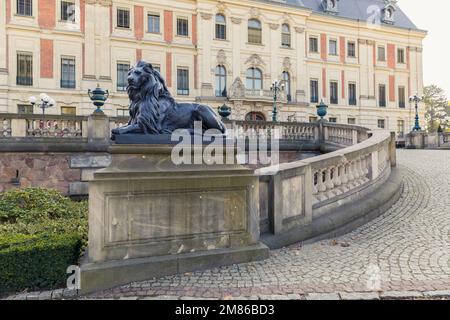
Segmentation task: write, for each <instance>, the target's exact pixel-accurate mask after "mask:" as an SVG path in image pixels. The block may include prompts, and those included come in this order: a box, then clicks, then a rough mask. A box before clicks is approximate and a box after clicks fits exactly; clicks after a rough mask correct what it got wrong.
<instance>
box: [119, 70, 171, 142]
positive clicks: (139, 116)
mask: <svg viewBox="0 0 450 320" xmlns="http://www.w3.org/2000/svg"><path fill="white" fill-rule="evenodd" d="M136 67H140V68H142V70H143V73H144V77H143V78H144V79H145V80H144V81H141V83H137V84H136V87H131V86H128V87H127V93H128V96H129V97H130V102H131V103H130V122H129V124H138V125H139V126H140V128H141V129H142V131H143V132H144V133H148V134H158V133H160V132H161V127H160V125H161V124H160V121H159V118H160V115H161V114H160V101H161V100H162V99H163V100H164V101H165V102H166V103H167V102H168V103H169V104H171V105H175V100H174V99H173V97H172V95H171V94H170V92H169V90H168V89H167V86H166V83H165V81H164V79H163V78H162V77H161V75H160V73H159V72H158V71H157V70H154V69H153V67H152V65H151V64H149V63H146V62H144V61H139V62H138V64H137V65H136ZM151 80H153V81H151Z"/></svg>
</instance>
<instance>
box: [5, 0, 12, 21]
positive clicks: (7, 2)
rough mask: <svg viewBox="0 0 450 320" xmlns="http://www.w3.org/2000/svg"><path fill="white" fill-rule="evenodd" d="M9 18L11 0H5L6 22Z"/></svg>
mask: <svg viewBox="0 0 450 320" xmlns="http://www.w3.org/2000/svg"><path fill="white" fill-rule="evenodd" d="M10 20H11V0H6V23H9V21H10Z"/></svg>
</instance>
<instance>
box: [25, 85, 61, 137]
mask: <svg viewBox="0 0 450 320" xmlns="http://www.w3.org/2000/svg"><path fill="white" fill-rule="evenodd" d="M39 98H40V99H41V100H40V101H39V102H38V101H37V98H36V97H34V96H32V97H30V98H29V99H28V100H29V101H30V103H31V105H32V106H33V107H34V106H35V105H37V106H38V107H39V108H41V109H42V125H41V127H42V129H44V123H45V119H44V118H45V110H46V109H47V108H50V107H53V106H54V105H55V100H53V99H52V98H51V97H49V96H48V95H47V94H45V93H41V94H40V95H39Z"/></svg>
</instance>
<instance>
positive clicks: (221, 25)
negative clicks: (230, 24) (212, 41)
mask: <svg viewBox="0 0 450 320" xmlns="http://www.w3.org/2000/svg"><path fill="white" fill-rule="evenodd" d="M226 38H227V21H226V19H225V16H224V15H222V14H218V15H216V39H220V40H226Z"/></svg>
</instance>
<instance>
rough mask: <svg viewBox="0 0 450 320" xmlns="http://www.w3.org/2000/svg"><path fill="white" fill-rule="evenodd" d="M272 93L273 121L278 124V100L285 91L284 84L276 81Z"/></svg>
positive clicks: (271, 89)
mask: <svg viewBox="0 0 450 320" xmlns="http://www.w3.org/2000/svg"><path fill="white" fill-rule="evenodd" d="M270 91H272V92H273V110H272V121H273V122H277V121H278V119H277V118H278V117H277V114H278V110H277V100H278V95H279V93H280V92H282V91H284V83H282V82H280V81H278V80H275V81H274V82H273V83H272V86H271V87H270Z"/></svg>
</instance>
